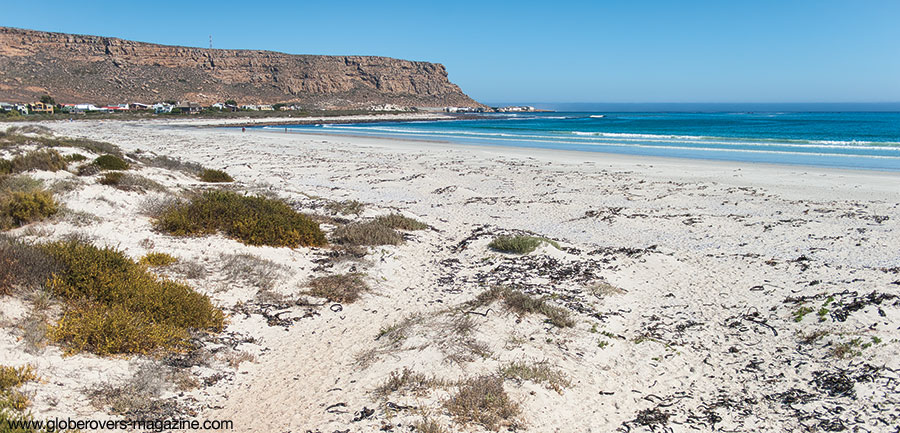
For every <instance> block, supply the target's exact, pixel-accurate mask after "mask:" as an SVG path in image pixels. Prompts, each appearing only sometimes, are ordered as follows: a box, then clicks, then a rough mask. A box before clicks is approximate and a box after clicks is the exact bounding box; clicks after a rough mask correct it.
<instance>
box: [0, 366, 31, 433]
mask: <svg viewBox="0 0 900 433" xmlns="http://www.w3.org/2000/svg"><path fill="white" fill-rule="evenodd" d="M36 379H37V375H36V374H35V373H34V369H33V368H31V366H23V367H9V366H5V365H0V432H2V433H31V432H34V430H32V429H23V428H13V427H12V426H11V425H9V422H17V421H26V420H29V419H30V416H29V415H27V414H25V413H24V411H25V409H27V408H28V405H29V404H30V402H29V401H28V397H27V396H26V395H25V394H24V393H22V392H21V391H19V390H18V388H19V387H20V386H22V385H24V384H25V383H26V382H30V381H33V380H36Z"/></svg>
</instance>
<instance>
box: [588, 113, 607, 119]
mask: <svg viewBox="0 0 900 433" xmlns="http://www.w3.org/2000/svg"><path fill="white" fill-rule="evenodd" d="M590 117H591V119H602V118H604V117H606V115H605V114H591V116H590Z"/></svg>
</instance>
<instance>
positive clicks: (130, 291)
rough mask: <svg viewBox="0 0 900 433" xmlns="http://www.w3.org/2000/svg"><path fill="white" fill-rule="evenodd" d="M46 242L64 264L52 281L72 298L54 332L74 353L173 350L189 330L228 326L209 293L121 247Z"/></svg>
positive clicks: (183, 341) (64, 296) (47, 248)
mask: <svg viewBox="0 0 900 433" xmlns="http://www.w3.org/2000/svg"><path fill="white" fill-rule="evenodd" d="M42 248H43V249H44V250H45V251H46V252H47V253H48V254H49V255H50V256H51V257H53V258H54V259H55V260H56V261H57V263H58V264H59V266H60V268H61V270H60V271H59V272H56V273H54V274H53V276H52V277H51V278H50V281H49V282H48V287H49V288H50V290H51V292H52V293H53V294H54V295H56V296H58V297H60V298H61V299H64V300H66V301H67V302H68V306H67V307H66V309H65V312H64V314H63V317H62V319H60V320H59V322H58V323H57V324H56V325H55V326H54V327H53V328H52V329H51V331H50V335H51V338H53V339H54V340H56V341H58V342H60V343H63V344H64V345H65V346H66V347H67V351H68V352H69V353H74V352H80V351H89V352H93V353H96V354H98V355H107V354H115V353H149V352H152V351H154V350H157V349H163V350H173V349H178V348H181V347H182V346H184V345H186V344H187V338H188V337H189V331H190V330H193V329H203V330H207V329H208V330H220V329H221V328H222V326H223V323H224V318H223V315H222V312H221V311H220V310H218V309H217V308H215V307H214V306H213V305H212V303H211V302H210V301H209V298H207V297H206V296H204V295H202V294H200V293H197V292H196V291H194V290H193V289H192V288H191V287H189V286H187V285H184V284H181V283H177V282H174V281H171V280H168V279H165V278H158V277H156V276H154V275H152V274H150V273H148V272H147V271H146V270H145V268H144V267H142V266H140V265H138V264H137V263H135V262H134V261H133V260H131V259H129V258H128V257H127V256H125V255H124V254H123V253H121V252H120V251H117V250H115V249H111V248H98V247H96V246H94V245H91V244H89V243H87V242H85V241H83V240H77V239H76V240H68V241H58V242H53V243H49V244H45V245H43V247H42Z"/></svg>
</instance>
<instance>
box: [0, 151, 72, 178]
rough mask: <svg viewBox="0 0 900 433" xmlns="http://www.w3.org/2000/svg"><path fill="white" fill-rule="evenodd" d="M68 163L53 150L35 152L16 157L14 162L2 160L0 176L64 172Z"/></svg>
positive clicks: (0, 161) (0, 162)
mask: <svg viewBox="0 0 900 433" xmlns="http://www.w3.org/2000/svg"><path fill="white" fill-rule="evenodd" d="M67 165H68V162H67V161H66V160H65V158H63V156H62V155H60V154H59V152H57V151H55V150H53V149H41V150H33V151H31V152H28V153H25V154H23V155H16V156H15V157H14V158H13V159H12V160H9V161H7V160H0V175H2V174H14V173H23V172H26V171H30V170H43V171H58V170H63V169H65V168H66V166H67Z"/></svg>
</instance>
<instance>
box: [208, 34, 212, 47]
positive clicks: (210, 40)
mask: <svg viewBox="0 0 900 433" xmlns="http://www.w3.org/2000/svg"><path fill="white" fill-rule="evenodd" d="M209 49H212V35H209Z"/></svg>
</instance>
